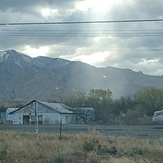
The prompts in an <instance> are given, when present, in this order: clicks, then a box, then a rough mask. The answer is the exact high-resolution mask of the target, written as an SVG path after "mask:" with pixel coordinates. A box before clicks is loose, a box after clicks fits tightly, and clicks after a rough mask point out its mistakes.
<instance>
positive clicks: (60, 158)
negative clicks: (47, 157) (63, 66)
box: [54, 156, 66, 163]
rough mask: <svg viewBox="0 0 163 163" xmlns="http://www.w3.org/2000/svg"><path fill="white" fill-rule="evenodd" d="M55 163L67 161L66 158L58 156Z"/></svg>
mask: <svg viewBox="0 0 163 163" xmlns="http://www.w3.org/2000/svg"><path fill="white" fill-rule="evenodd" d="M54 163H66V160H65V158H64V157H61V156H57V157H56V158H55V159H54Z"/></svg>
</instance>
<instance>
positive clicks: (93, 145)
mask: <svg viewBox="0 0 163 163" xmlns="http://www.w3.org/2000/svg"><path fill="white" fill-rule="evenodd" d="M0 162H2V163H162V162H163V139H158V140H154V139H150V140H149V139H138V138H134V137H111V136H105V135H102V134H101V133H99V132H97V131H96V130H90V131H88V133H80V134H74V135H70V134H67V135H62V139H61V140H60V139H59V135H56V134H46V133H42V134H38V135H37V136H36V135H34V134H32V133H28V132H15V131H0Z"/></svg>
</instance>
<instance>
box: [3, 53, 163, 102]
mask: <svg viewBox="0 0 163 163" xmlns="http://www.w3.org/2000/svg"><path fill="white" fill-rule="evenodd" d="M0 78H1V80H0V92H1V94H0V101H14V100H15V101H16V100H24V101H27V100H33V99H38V100H44V101H48V100H56V99H57V98H60V97H61V96H69V95H70V94H73V93H75V92H80V91H82V92H88V91H89V90H90V89H110V90H111V91H112V93H113V97H114V98H119V97H121V96H127V95H132V94H134V93H136V92H138V91H140V90H141V89H144V88H146V87H149V86H153V87H157V88H160V89H162V88H163V84H162V83H163V82H162V81H163V76H152V75H146V74H143V73H142V72H135V71H133V70H130V69H120V68H114V67H110V66H107V67H104V68H97V67H95V66H91V65H89V64H86V63H83V62H80V61H69V60H65V59H60V58H49V57H43V56H39V57H35V58H31V57H30V56H28V55H25V54H23V53H21V52H17V51H15V50H7V51H1V52H0Z"/></svg>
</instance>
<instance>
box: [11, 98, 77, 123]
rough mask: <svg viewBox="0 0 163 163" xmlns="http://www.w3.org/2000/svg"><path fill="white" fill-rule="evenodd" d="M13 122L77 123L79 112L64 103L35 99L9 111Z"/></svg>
mask: <svg viewBox="0 0 163 163" xmlns="http://www.w3.org/2000/svg"><path fill="white" fill-rule="evenodd" d="M9 114H10V115H12V116H10V117H12V120H13V124H35V123H36V121H37V123H38V124H59V123H60V121H62V124H75V123H77V119H78V114H77V113H75V112H73V111H72V109H71V108H70V107H69V106H67V105H65V104H62V103H49V102H43V101H38V100H33V101H31V102H29V103H27V104H26V105H24V106H22V107H20V108H19V109H16V110H14V111H12V112H10V113H9Z"/></svg>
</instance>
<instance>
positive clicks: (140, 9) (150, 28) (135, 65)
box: [0, 0, 163, 75]
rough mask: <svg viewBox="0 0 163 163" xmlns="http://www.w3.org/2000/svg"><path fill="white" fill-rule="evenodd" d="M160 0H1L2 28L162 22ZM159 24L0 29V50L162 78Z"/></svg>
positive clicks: (161, 30) (162, 42) (162, 34)
mask: <svg viewBox="0 0 163 163" xmlns="http://www.w3.org/2000/svg"><path fill="white" fill-rule="evenodd" d="M162 8H163V1H162V0H155V1H154V0H96V1H95V0H26V1H23V0H0V22H1V23H6V24H9V23H48V22H76V21H77V22H83V21H105V20H106V21H111V20H113V21H118V20H133V19H135V20H139V19H162V18H163V10H162ZM162 27H163V22H128V23H126V22H125V23H118V22H114V23H95V24H80V23H78V24H42V25H39V24H37V25H0V40H1V41H0V50H8V49H15V50H18V51H20V52H23V53H25V54H27V55H30V56H31V57H36V56H40V55H42V56H49V57H54V58H58V57H59V58H64V59H68V60H78V61H82V62H85V63H88V64H91V65H94V66H97V67H106V66H113V67H119V68H129V69H132V70H134V71H142V72H143V73H145V74H150V75H163V54H162V53H163V28H162Z"/></svg>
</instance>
